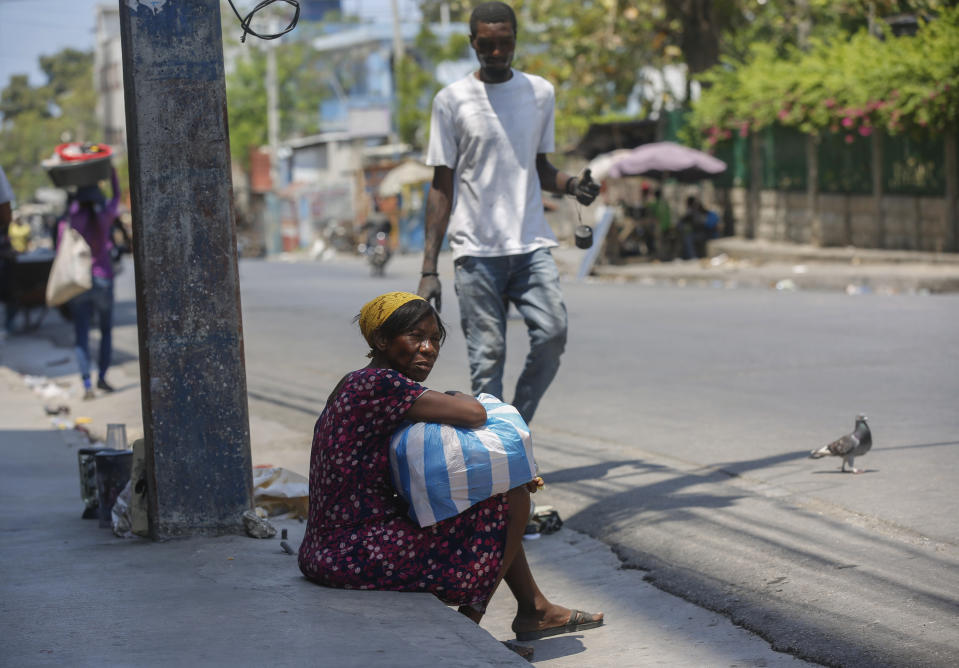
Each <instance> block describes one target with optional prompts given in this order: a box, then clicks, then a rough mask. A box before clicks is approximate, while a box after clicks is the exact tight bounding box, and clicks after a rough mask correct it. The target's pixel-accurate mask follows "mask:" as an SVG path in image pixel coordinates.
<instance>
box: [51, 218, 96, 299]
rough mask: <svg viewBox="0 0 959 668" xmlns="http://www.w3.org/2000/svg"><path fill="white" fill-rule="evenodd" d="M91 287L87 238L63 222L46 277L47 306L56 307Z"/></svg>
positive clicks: (91, 272) (90, 267)
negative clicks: (64, 227)
mask: <svg viewBox="0 0 959 668" xmlns="http://www.w3.org/2000/svg"><path fill="white" fill-rule="evenodd" d="M92 287H93V256H92V254H91V253H90V246H89V245H88V244H87V242H86V240H85V239H84V238H83V237H82V236H81V235H80V233H79V232H77V231H76V230H75V229H73V228H72V227H70V225H69V224H67V225H66V229H65V230H63V235H62V236H61V237H60V245H59V246H58V247H57V255H56V257H54V258H53V266H51V267H50V277H49V278H48V279H47V305H48V306H59V305H60V304H63V303H66V302H68V301H69V300H71V299H73V298H74V297H76V296H77V295H79V294H81V293H84V292H86V291H87V290H89V289H91V288H92Z"/></svg>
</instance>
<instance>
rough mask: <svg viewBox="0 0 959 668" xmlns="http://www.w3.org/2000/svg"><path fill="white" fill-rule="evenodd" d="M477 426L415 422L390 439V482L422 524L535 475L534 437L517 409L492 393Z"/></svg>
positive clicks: (483, 396)
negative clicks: (484, 416) (474, 427)
mask: <svg viewBox="0 0 959 668" xmlns="http://www.w3.org/2000/svg"><path fill="white" fill-rule="evenodd" d="M476 399H477V400H478V401H479V402H480V403H481V404H483V406H484V407H485V408H486V416H487V417H486V426H485V427H481V428H479V429H467V428H466V427H453V426H450V425H445V424H435V423H433V422H416V423H413V424H407V425H405V426H403V427H401V428H400V429H399V430H397V432H396V433H395V434H394V435H393V438H392V440H391V441H390V464H391V465H392V469H393V484H394V486H395V487H396V489H397V491H399V493H400V495H401V496H402V497H403V498H404V499H406V500H407V501H408V502H409V504H410V517H412V518H413V520H414V521H416V522H417V523H418V524H419V525H420V526H421V527H427V526H430V525H431V524H436V523H437V522H439V521H440V520H445V519H446V518H448V517H453V516H454V515H459V514H460V513H461V512H463V511H464V510H466V509H467V508H469V507H470V506H472V505H474V504H476V503H479V502H480V501H483V500H485V499H488V498H489V497H491V496H493V495H494V494H500V493H502V492H506V491H509V490H511V489H513V488H514V487H518V486H519V485H522V484H524V483H527V482H529V481H530V480H532V479H533V478H535V477H536V472H537V470H538V468H537V466H536V460H535V459H533V439H532V436H530V433H529V426H528V425H527V424H526V421H525V420H523V418H522V416H520V414H519V411H517V410H516V409H515V408H513V407H512V406H511V405H509V404H504V403H503V402H502V401H500V400H499V399H497V398H496V397H494V396H493V395H491V394H481V395H479V396H478V397H476Z"/></svg>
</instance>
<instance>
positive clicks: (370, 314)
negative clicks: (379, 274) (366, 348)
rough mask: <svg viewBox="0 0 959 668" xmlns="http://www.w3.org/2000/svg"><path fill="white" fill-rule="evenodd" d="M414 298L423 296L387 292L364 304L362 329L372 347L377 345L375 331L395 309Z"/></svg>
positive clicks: (361, 314) (361, 316)
mask: <svg viewBox="0 0 959 668" xmlns="http://www.w3.org/2000/svg"><path fill="white" fill-rule="evenodd" d="M414 299H423V298H422V297H420V296H419V295H414V294H413V293H412V292H387V293H386V294H385V295H380V296H379V297H377V298H376V299H371V300H370V301H368V302H366V304H364V305H363V308H362V309H360V331H361V332H362V333H363V338H364V339H366V342H367V343H368V344H370V347H371V348H374V347H375V346H374V345H373V332H375V331H376V330H377V328H378V327H379V326H380V325H382V324H383V323H384V322H386V319H387V318H389V317H390V316H391V315H393V311H395V310H396V309H398V308H399V307H401V306H402V305H403V304H406V303H408V302H411V301H413V300H414ZM424 301H425V300H424Z"/></svg>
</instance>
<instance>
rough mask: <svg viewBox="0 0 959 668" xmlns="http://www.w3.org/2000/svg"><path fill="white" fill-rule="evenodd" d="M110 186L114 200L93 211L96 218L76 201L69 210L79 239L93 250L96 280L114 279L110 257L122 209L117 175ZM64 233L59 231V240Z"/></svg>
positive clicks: (69, 218) (72, 225)
mask: <svg viewBox="0 0 959 668" xmlns="http://www.w3.org/2000/svg"><path fill="white" fill-rule="evenodd" d="M110 185H111V186H112V188H113V198H112V199H110V200H109V201H107V203H106V204H105V205H104V206H103V207H100V206H96V207H94V208H95V210H96V212H97V213H96V214H93V215H91V213H90V207H88V206H84V205H83V204H81V203H80V202H76V201H74V202H71V203H70V210H69V212H68V213H67V218H68V220H69V222H70V227H72V228H73V229H75V230H76V231H77V232H79V233H80V236H82V237H83V238H84V240H85V241H86V242H87V244H88V245H89V246H90V254H91V256H92V258H93V275H94V276H96V277H97V278H113V260H112V258H111V257H110V250H111V249H112V248H113V236H112V234H111V233H110V231H111V227H112V226H113V221H114V220H115V219H116V217H117V210H118V209H119V207H120V185H119V183H118V181H117V173H116V172H113V173H112V174H111V176H110ZM62 233H63V230H62V228H61V229H60V230H59V231H58V237H59V235H60V234H62ZM58 241H59V239H58Z"/></svg>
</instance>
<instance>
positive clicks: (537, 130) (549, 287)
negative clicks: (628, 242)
mask: <svg viewBox="0 0 959 668" xmlns="http://www.w3.org/2000/svg"><path fill="white" fill-rule="evenodd" d="M516 32H517V24H516V14H515V13H514V12H513V10H512V8H511V7H509V6H508V5H506V4H504V3H502V2H485V3H483V4H481V5H478V6H477V7H476V8H475V9H474V10H473V12H472V14H471V15H470V45H471V46H472V48H473V51H474V52H475V53H476V57H477V59H478V60H479V65H480V67H479V70H477V71H475V72H472V73H470V74H468V75H467V76H465V77H463V78H462V79H459V80H458V81H454V82H453V83H451V84H450V85H448V86H446V87H445V88H443V89H442V90H441V91H440V92H439V93H437V94H436V97H435V98H434V99H433V109H432V115H431V119H430V141H429V147H428V150H427V157H426V164H428V165H430V166H432V167H434V171H433V182H432V187H431V188H430V191H429V195H428V196H427V200H426V225H425V228H426V240H425V243H424V253H423V265H422V274H421V278H420V283H419V287H418V289H417V292H418V293H419V295H420V296H422V297H425V298H426V299H427V300H430V301H433V302H434V303H435V304H436V307H437V308H440V306H441V298H442V288H441V285H440V280H439V274H438V272H437V261H438V256H439V251H440V247H441V245H442V243H443V238H444V236H445V235H446V233H447V229H448V231H449V245H450V248H451V250H452V252H453V264H454V270H455V288H456V294H457V296H458V298H459V306H460V324H461V326H462V328H463V334H464V335H465V337H466V349H467V354H468V357H469V365H470V380H471V385H472V391H473V393H474V394H479V393H481V392H485V393H488V394H492V395H493V396H495V397H497V398H500V399H502V398H503V367H504V364H505V361H506V322H507V317H508V310H509V305H510V304H513V305H514V306H515V307H516V309H517V310H518V311H519V312H520V314H521V315H522V316H523V320H524V322H525V323H526V327H527V330H528V332H529V342H530V350H529V354H528V355H527V357H526V364H525V366H524V368H523V371H522V373H521V374H520V376H519V379H518V380H517V383H516V391H515V394H514V396H513V399H512V401H511V402H510V403H512V404H513V405H514V406H515V407H516V409H517V410H518V411H519V412H520V415H522V416H523V419H525V420H526V421H527V422H530V421H531V420H532V419H533V414H534V412H535V411H536V407H537V406H538V405H539V402H540V399H541V398H542V397H543V394H544V393H545V392H546V388H547V387H549V385H550V383H551V382H552V381H553V378H554V377H555V376H556V372H557V370H558V369H559V359H560V356H561V355H562V353H563V351H564V349H565V347H566V332H567V315H566V304H565V303H564V301H563V294H562V291H561V290H560V286H559V270H558V269H557V267H556V261H555V260H554V259H553V256H552V254H551V253H550V248H552V247H554V246H557V245H558V244H557V241H556V235H555V234H553V231H552V230H551V229H550V226H549V224H548V223H547V221H546V217H545V215H544V214H543V196H542V191H543V190H547V191H549V192H553V193H560V194H563V193H565V194H567V195H570V196H574V197H576V199H577V201H578V202H579V203H580V204H583V205H589V204H592V202H593V200H595V199H596V196H597V195H599V192H600V186H599V184H597V183H596V182H595V181H593V180H592V178H591V177H590V175H589V170H587V171H586V172H585V173H584V174H583V176H581V177H579V176H573V175H570V174H566V173H564V172H561V171H559V170H557V169H556V167H554V166H553V165H552V164H551V163H550V162H549V160H548V159H547V154H549V153H551V152H553V151H554V150H555V138H554V136H553V135H554V113H553V109H554V106H555V93H554V90H553V85H552V84H551V83H549V82H548V81H546V80H545V79H543V78H542V77H539V76H536V75H533V74H527V73H525V72H521V71H519V70H514V69H513V68H512V67H511V64H512V61H513V51H514V50H515V48H516Z"/></svg>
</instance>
